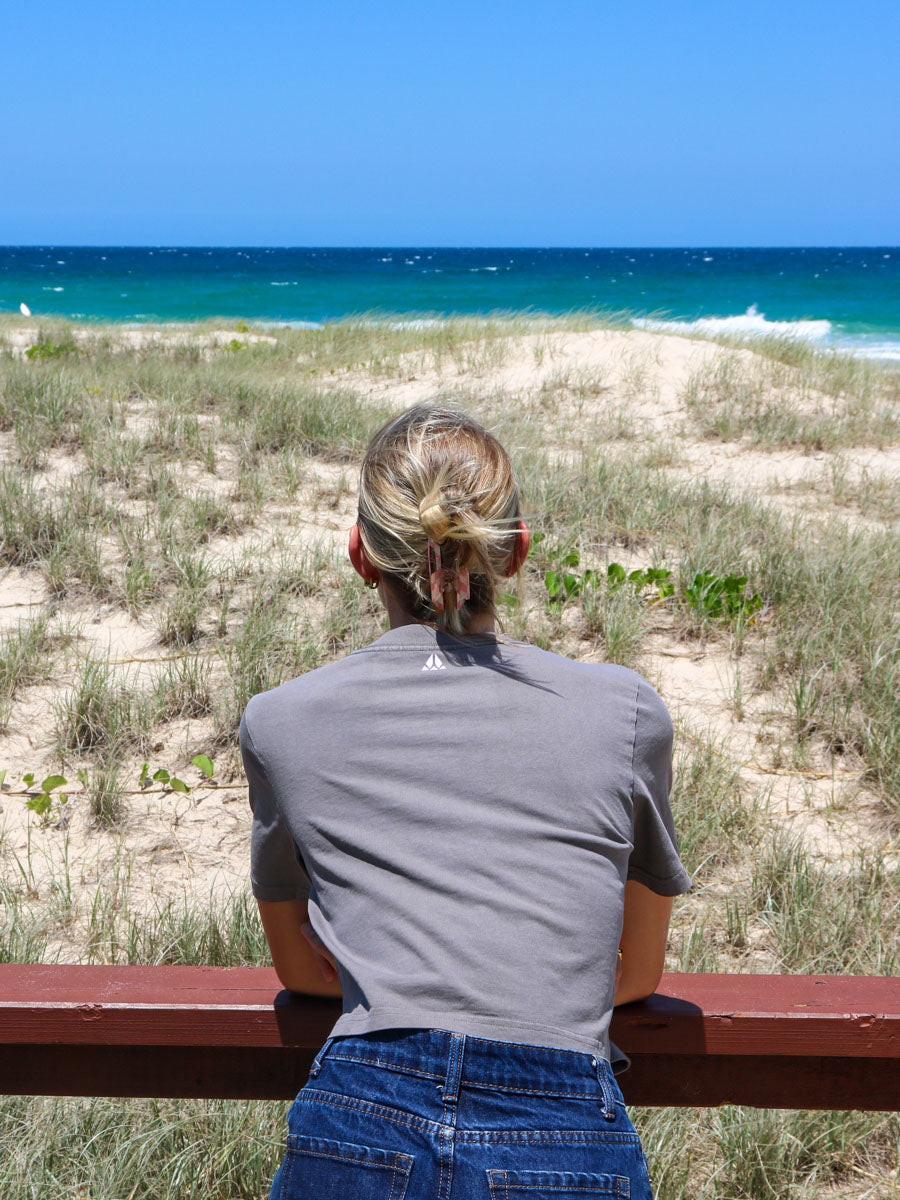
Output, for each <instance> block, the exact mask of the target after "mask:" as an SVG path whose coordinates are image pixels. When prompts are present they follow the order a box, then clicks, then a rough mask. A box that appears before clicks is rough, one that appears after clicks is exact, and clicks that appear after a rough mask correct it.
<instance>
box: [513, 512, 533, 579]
mask: <svg viewBox="0 0 900 1200" xmlns="http://www.w3.org/2000/svg"><path fill="white" fill-rule="evenodd" d="M516 529H517V531H518V533H517V536H516V544H515V546H514V547H513V552H512V554H511V555H510V557H509V574H510V575H515V573H516V571H518V569H519V567H521V565H522V564H523V563H524V561H525V559H526V558H527V557H528V551H529V549H530V548H531V530H530V529H529V528H528V526H527V525H526V524H525V522H524V521H518V522H517V523H516Z"/></svg>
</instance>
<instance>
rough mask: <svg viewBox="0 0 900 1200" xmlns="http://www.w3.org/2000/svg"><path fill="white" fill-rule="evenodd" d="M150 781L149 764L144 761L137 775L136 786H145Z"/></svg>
mask: <svg viewBox="0 0 900 1200" xmlns="http://www.w3.org/2000/svg"><path fill="white" fill-rule="evenodd" d="M149 782H150V764H149V763H144V765H143V766H142V767H141V773H140V775H139V776H138V787H146V786H147V784H148V783H149Z"/></svg>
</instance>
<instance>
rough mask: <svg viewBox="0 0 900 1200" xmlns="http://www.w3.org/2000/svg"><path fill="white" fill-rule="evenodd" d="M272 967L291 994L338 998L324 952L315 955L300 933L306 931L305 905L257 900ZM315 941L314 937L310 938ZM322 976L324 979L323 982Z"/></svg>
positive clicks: (334, 974) (338, 985)
mask: <svg viewBox="0 0 900 1200" xmlns="http://www.w3.org/2000/svg"><path fill="white" fill-rule="evenodd" d="M256 903H257V904H258V905H259V916H260V920H261V921H262V927H263V930H264V931H265V935H266V941H267V942H268V943H269V952H270V953H271V955H272V965H273V966H274V968H275V971H276V973H277V975H278V978H279V979H280V980H281V982H282V983H283V984H284V986H285V987H286V988H287V989H288V991H291V992H302V993H304V994H305V995H307V996H341V995H342V994H343V993H342V991H341V983H340V979H339V978H338V975H337V972H336V971H335V970H334V968H333V967H331V968H330V969H329V967H328V963H329V962H330V963H333V962H334V959H333V958H332V956H331V955H330V954H329V953H328V951H327V950H324V949H322V950H321V951H319V952H317V951H316V950H314V949H313V946H312V945H311V943H310V941H309V940H308V938H307V935H306V933H304V930H303V927H304V925H305V926H307V928H309V912H308V907H307V904H306V902H305V901H304V902H301V901H299V900H283V901H279V902H278V903H270V902H268V901H263V900H257V902H256ZM312 936H313V937H315V934H313V935H312ZM326 975H327V976H328V978H326Z"/></svg>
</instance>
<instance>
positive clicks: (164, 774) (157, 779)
mask: <svg viewBox="0 0 900 1200" xmlns="http://www.w3.org/2000/svg"><path fill="white" fill-rule="evenodd" d="M170 779H171V776H170V775H169V772H168V771H167V770H166V768H165V767H159V768H158V769H157V770H156V771H154V772H153V782H154V783H168V782H169V780H170Z"/></svg>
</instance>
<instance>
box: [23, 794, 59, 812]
mask: <svg viewBox="0 0 900 1200" xmlns="http://www.w3.org/2000/svg"><path fill="white" fill-rule="evenodd" d="M52 803H53V799H52V797H51V796H48V795H47V793H46V792H41V794H40V795H39V796H32V797H31V799H30V800H26V801H25V807H26V808H30V809H31V811H32V812H33V813H37V815H38V816H39V817H43V816H44V815H45V814H46V813H48V812H49V811H50V805H51V804H52Z"/></svg>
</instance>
